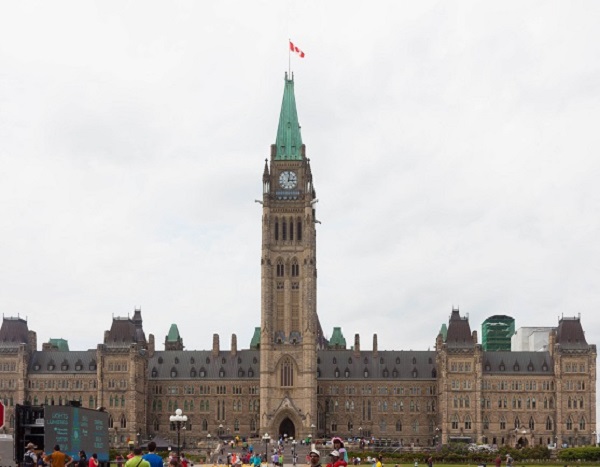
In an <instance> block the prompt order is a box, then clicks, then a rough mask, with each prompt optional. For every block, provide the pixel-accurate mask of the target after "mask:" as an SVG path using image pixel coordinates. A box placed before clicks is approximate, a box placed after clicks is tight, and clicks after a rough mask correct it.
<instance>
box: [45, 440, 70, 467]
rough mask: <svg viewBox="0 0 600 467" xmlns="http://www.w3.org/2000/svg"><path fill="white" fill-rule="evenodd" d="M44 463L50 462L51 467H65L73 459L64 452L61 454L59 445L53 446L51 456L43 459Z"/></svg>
mask: <svg viewBox="0 0 600 467" xmlns="http://www.w3.org/2000/svg"><path fill="white" fill-rule="evenodd" d="M44 462H46V463H48V462H52V467H67V466H69V465H71V463H72V462H73V458H72V457H71V456H69V455H68V454H65V453H64V452H61V450H60V445H58V444H57V445H56V446H54V451H53V452H52V454H48V455H47V456H46V457H44Z"/></svg>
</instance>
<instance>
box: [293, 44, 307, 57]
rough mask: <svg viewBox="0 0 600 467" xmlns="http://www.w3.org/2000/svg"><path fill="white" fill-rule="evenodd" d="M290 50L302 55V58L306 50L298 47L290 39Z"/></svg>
mask: <svg viewBox="0 0 600 467" xmlns="http://www.w3.org/2000/svg"><path fill="white" fill-rule="evenodd" d="M290 50H291V51H292V52H296V53H297V54H298V55H300V58H304V52H302V50H300V49H299V48H298V47H296V46H295V45H294V44H293V42H292V41H290Z"/></svg>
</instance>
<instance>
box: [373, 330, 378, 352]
mask: <svg viewBox="0 0 600 467" xmlns="http://www.w3.org/2000/svg"><path fill="white" fill-rule="evenodd" d="M373 357H377V334H373Z"/></svg>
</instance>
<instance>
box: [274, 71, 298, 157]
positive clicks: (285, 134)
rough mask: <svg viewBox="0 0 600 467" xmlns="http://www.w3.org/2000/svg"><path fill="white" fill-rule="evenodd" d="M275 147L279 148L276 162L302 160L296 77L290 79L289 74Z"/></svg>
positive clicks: (286, 77) (286, 75) (286, 76)
mask: <svg viewBox="0 0 600 467" xmlns="http://www.w3.org/2000/svg"><path fill="white" fill-rule="evenodd" d="M275 146H276V147H277V152H276V156H275V160H297V161H299V160H302V152H301V147H302V135H301V134H300V124H299V123H298V113H297V111H296V97H295V96H294V77H293V76H292V78H291V79H288V74H287V73H286V74H285V87H284V90H283V102H282V103H281V113H280V114H279V126H278V128H277V139H276V141H275Z"/></svg>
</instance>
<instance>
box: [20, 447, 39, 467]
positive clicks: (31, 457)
mask: <svg viewBox="0 0 600 467" xmlns="http://www.w3.org/2000/svg"><path fill="white" fill-rule="evenodd" d="M25 449H27V451H25V454H23V466H24V467H34V466H36V465H37V455H36V454H35V450H36V449H37V446H36V445H35V444H33V443H27V446H25Z"/></svg>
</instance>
